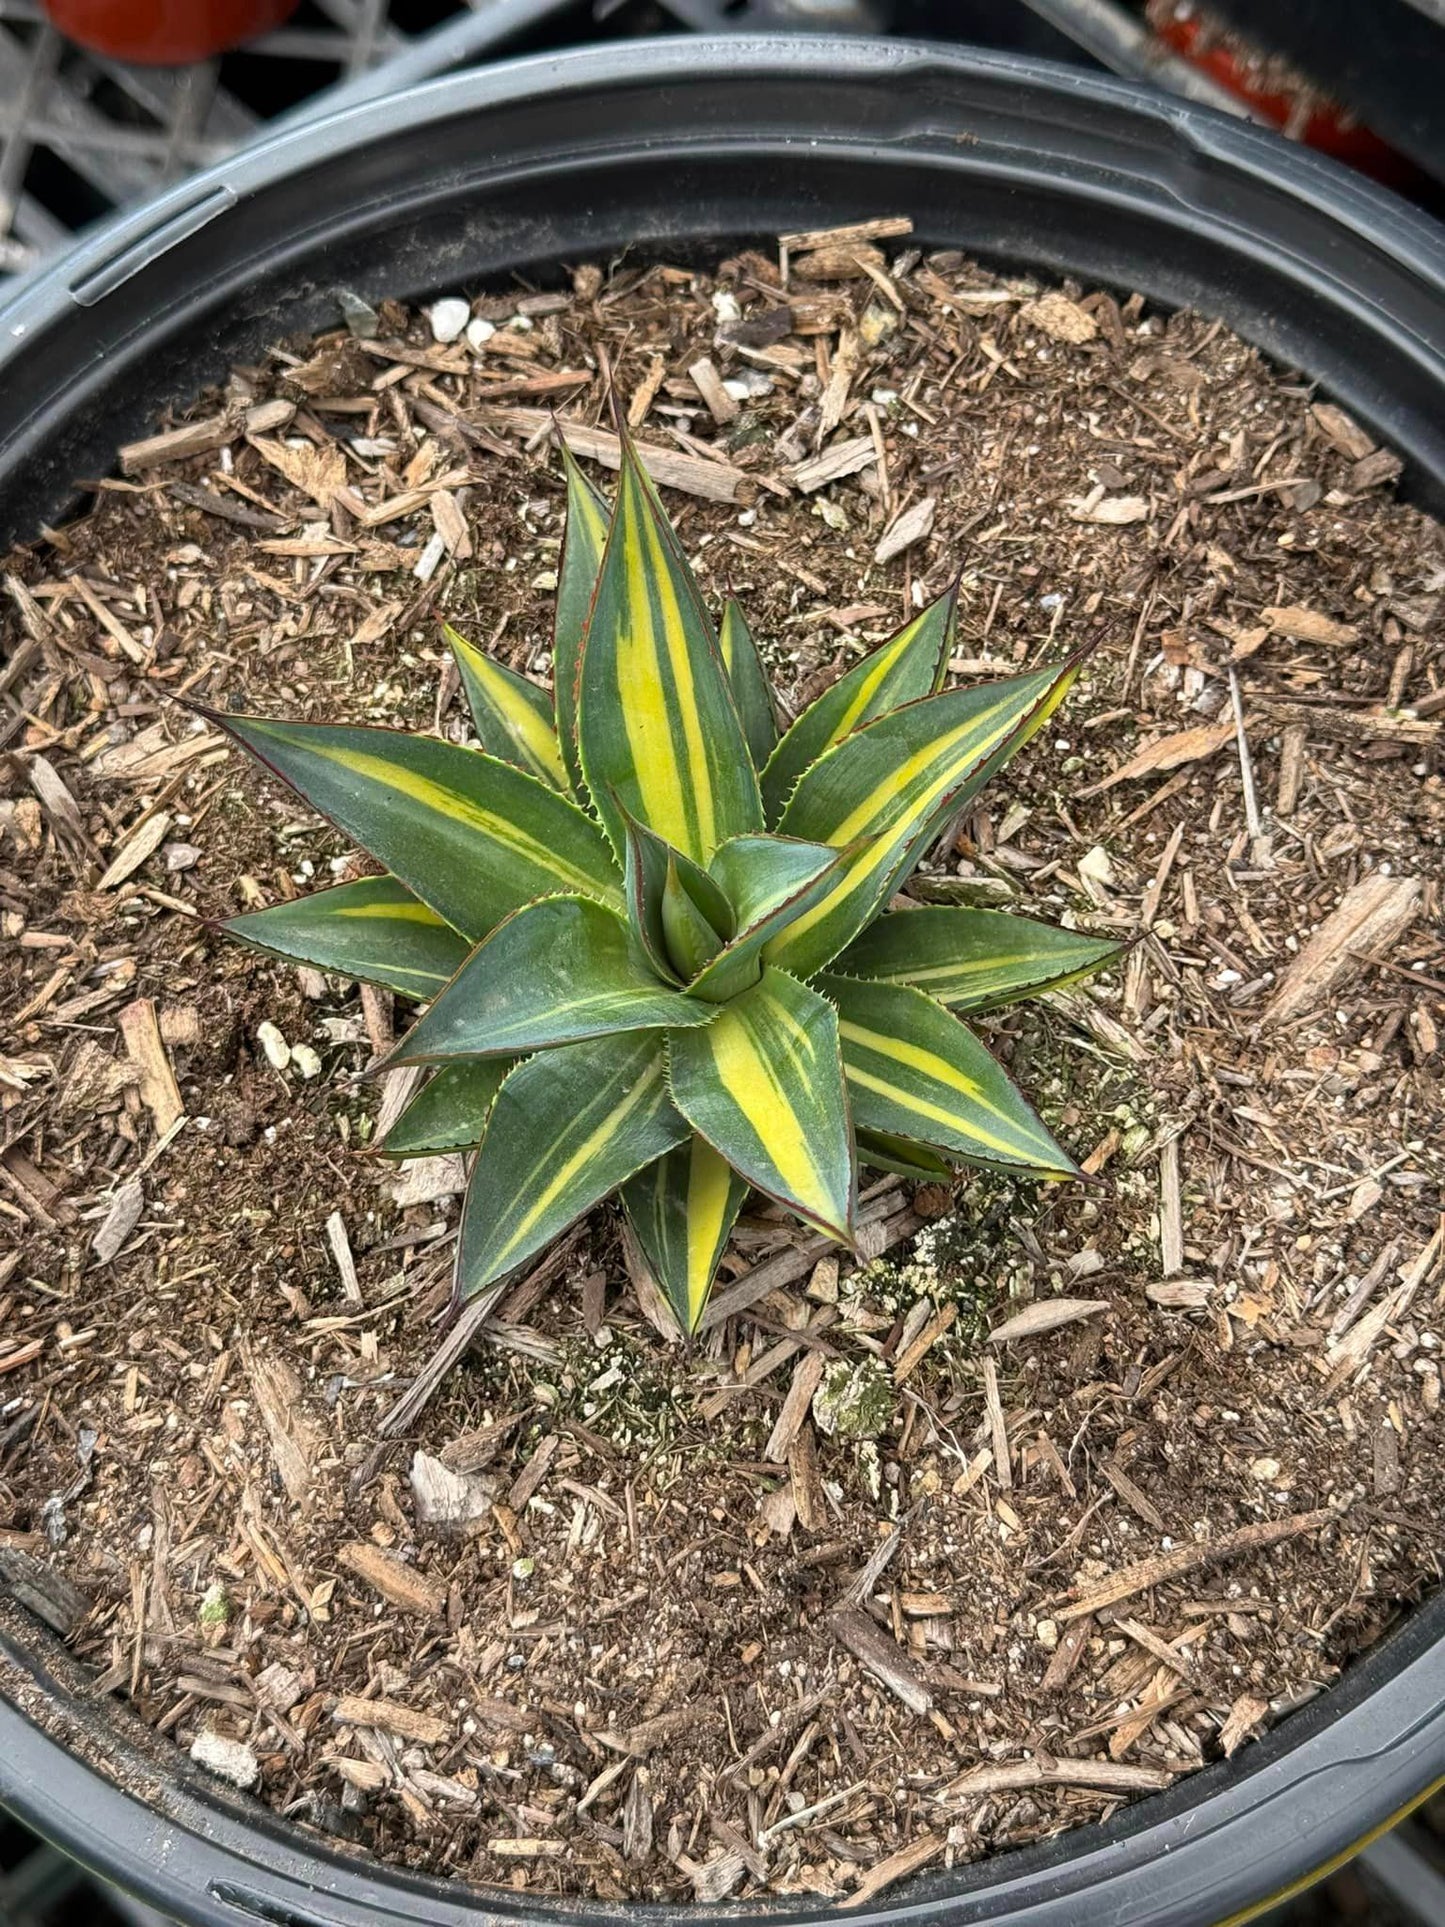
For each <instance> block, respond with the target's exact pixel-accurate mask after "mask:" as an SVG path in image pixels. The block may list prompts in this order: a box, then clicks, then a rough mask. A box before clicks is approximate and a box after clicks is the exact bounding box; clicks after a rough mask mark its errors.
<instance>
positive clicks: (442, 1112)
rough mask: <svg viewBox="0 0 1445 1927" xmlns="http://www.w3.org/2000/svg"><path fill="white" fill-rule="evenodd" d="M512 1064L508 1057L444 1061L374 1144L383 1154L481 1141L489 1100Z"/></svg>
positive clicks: (425, 1153)
mask: <svg viewBox="0 0 1445 1927" xmlns="http://www.w3.org/2000/svg"><path fill="white" fill-rule="evenodd" d="M511 1068H512V1060H511V1059H510V1058H509V1057H465V1058H460V1059H458V1061H457V1062H456V1063H454V1064H443V1065H442V1067H441V1069H440V1070H438V1071H437V1072H436V1073H435V1074H434V1075H433V1076H432V1077H430V1078H428V1079H427V1081H426V1083H425V1084H424V1085H423V1086H422V1088H421V1089H420V1090H419V1091H418V1092H417V1094H416V1096H415V1097H414V1098H413V1099H412V1100H411V1102H410V1104H408V1105H407V1107H406V1109H405V1110H404V1111H403V1112H402V1114H401V1116H400V1117H399V1118H398V1119H397V1120H396V1122H395V1124H393V1125H392V1127H391V1129H390V1130H389V1131H388V1132H387V1134H386V1136H385V1138H384V1139H383V1140H382V1142H381V1145H380V1146H379V1149H380V1151H381V1154H382V1156H383V1157H387V1158H417V1157H430V1156H432V1155H433V1154H434V1153H436V1152H438V1151H470V1150H471V1149H472V1148H473V1147H474V1146H475V1145H478V1144H480V1143H481V1141H482V1135H483V1133H484V1132H485V1130H486V1128H487V1114H488V1112H489V1111H490V1110H491V1108H492V1099H493V1098H494V1097H495V1096H496V1095H497V1092H498V1090H499V1089H500V1087H501V1083H502V1079H503V1078H504V1077H505V1076H506V1075H507V1073H508V1071H509V1070H511Z"/></svg>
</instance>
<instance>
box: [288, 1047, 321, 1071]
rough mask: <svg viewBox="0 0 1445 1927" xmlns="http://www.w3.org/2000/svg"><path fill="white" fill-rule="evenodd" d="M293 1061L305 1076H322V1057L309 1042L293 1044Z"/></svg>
mask: <svg viewBox="0 0 1445 1927" xmlns="http://www.w3.org/2000/svg"><path fill="white" fill-rule="evenodd" d="M291 1062H292V1063H293V1064H294V1065H295V1066H296V1068H297V1070H298V1071H300V1073H301V1075H302V1076H303V1077H305V1078H308V1079H309V1078H312V1077H320V1075H321V1059H320V1058H319V1057H318V1056H317V1055H316V1052H315V1051H314V1050H312V1048H311V1046H310V1045H309V1044H293V1045H292V1047H291Z"/></svg>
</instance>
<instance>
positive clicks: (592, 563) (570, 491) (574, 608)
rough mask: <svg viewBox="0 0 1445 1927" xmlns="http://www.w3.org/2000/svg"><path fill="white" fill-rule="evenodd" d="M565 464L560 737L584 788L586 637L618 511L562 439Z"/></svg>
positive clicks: (556, 680) (558, 642) (555, 657)
mask: <svg viewBox="0 0 1445 1927" xmlns="http://www.w3.org/2000/svg"><path fill="white" fill-rule="evenodd" d="M562 467H563V469H564V470H565V471H566V475H567V521H566V526H565V528H564V530H563V535H562V559H561V561H560V563H559V564H558V567H557V612H556V616H555V618H554V621H553V625H552V692H553V702H554V706H555V709H556V716H557V740H558V742H559V743H560V744H561V747H562V756H563V759H564V761H565V762H566V765H567V774H568V776H569V777H570V779H571V783H572V788H573V790H574V791H577V792H578V793H579V794H580V792H581V789H582V764H581V762H580V760H579V759H578V755H577V672H578V670H579V669H580V667H581V664H582V639H583V637H584V636H585V635H586V633H587V616H588V612H589V611H590V609H591V607H592V592H593V590H594V589H595V588H596V587H597V571H598V569H599V568H601V566H602V550H603V548H604V546H605V545H606V542H607V524H608V522H609V520H610V519H611V515H612V511H611V509H610V508H609V507H608V506H607V502H606V499H605V498H604V497H603V496H601V495H599V494H598V492H597V490H596V489H595V488H593V486H592V484H591V483H590V482H589V481H588V479H587V477H586V476H585V475H584V474H583V473H582V471H581V469H580V468H578V466H577V464H576V462H575V461H574V460H573V458H572V451H571V449H569V448H568V446H567V444H566V442H565V441H564V442H563V443H562Z"/></svg>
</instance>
